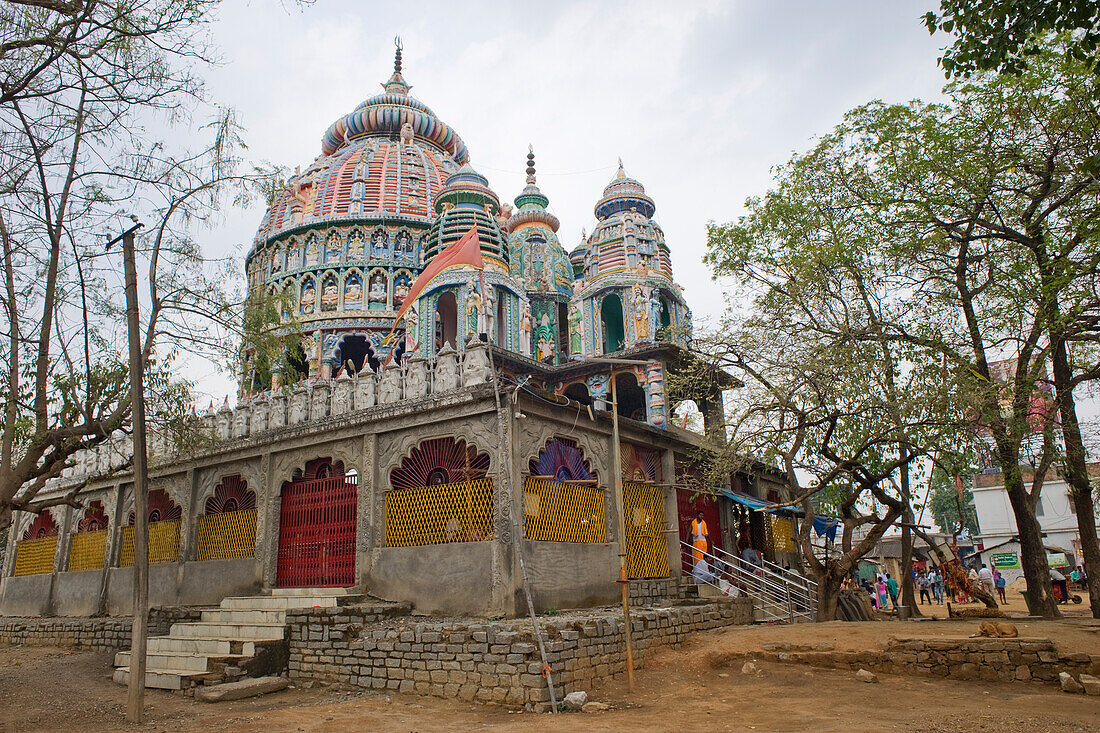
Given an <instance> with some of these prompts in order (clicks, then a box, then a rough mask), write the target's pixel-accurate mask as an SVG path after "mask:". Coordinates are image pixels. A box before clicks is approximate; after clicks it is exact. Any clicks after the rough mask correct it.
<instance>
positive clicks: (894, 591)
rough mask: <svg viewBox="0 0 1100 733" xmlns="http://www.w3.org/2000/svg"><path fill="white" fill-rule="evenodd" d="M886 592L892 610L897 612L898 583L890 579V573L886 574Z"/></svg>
mask: <svg viewBox="0 0 1100 733" xmlns="http://www.w3.org/2000/svg"><path fill="white" fill-rule="evenodd" d="M886 590H887V592H888V593H889V594H890V603H891V604H892V605H893V606H894V610H895V611H896V610H898V581H896V580H894V579H893V578H891V577H890V573H886Z"/></svg>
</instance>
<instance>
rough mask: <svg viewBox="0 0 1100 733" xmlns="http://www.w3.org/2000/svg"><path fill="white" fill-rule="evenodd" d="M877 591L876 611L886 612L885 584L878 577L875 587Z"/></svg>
mask: <svg viewBox="0 0 1100 733" xmlns="http://www.w3.org/2000/svg"><path fill="white" fill-rule="evenodd" d="M877 590H878V610H880V611H884V610H886V590H887V589H886V582H885V581H883V580H882V576H879V581H878V585H877Z"/></svg>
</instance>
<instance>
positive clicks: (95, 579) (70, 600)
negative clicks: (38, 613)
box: [51, 570, 103, 616]
mask: <svg viewBox="0 0 1100 733" xmlns="http://www.w3.org/2000/svg"><path fill="white" fill-rule="evenodd" d="M102 585H103V570H81V571H75V572H65V573H58V574H57V581H56V582H55V583H54V590H53V608H52V609H51V611H52V613H53V614H55V615H57V616H95V615H96V614H97V613H99V611H100V608H99V589H100V588H101V587H102Z"/></svg>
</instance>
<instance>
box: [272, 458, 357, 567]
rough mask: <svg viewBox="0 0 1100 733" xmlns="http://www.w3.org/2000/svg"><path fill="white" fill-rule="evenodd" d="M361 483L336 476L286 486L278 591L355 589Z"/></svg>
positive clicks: (281, 515) (280, 521) (284, 489)
mask: <svg viewBox="0 0 1100 733" xmlns="http://www.w3.org/2000/svg"><path fill="white" fill-rule="evenodd" d="M357 479H358V477H357V476H335V477H332V478H318V479H309V480H304V481H292V482H290V483H287V484H284V486H283V501H282V511H281V514H280V520H279V562H278V570H277V572H276V575H275V584H276V585H277V586H278V587H280V588H323V587H327V586H334V587H339V586H349V585H354V583H355V498H356V484H357V483H358V480H357Z"/></svg>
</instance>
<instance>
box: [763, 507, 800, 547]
mask: <svg viewBox="0 0 1100 733" xmlns="http://www.w3.org/2000/svg"><path fill="white" fill-rule="evenodd" d="M767 534H768V544H769V545H770V546H771V548H772V549H773V550H775V551H776V552H794V541H793V540H792V539H791V520H789V519H785V518H783V517H776V516H773V515H768V529H767Z"/></svg>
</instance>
